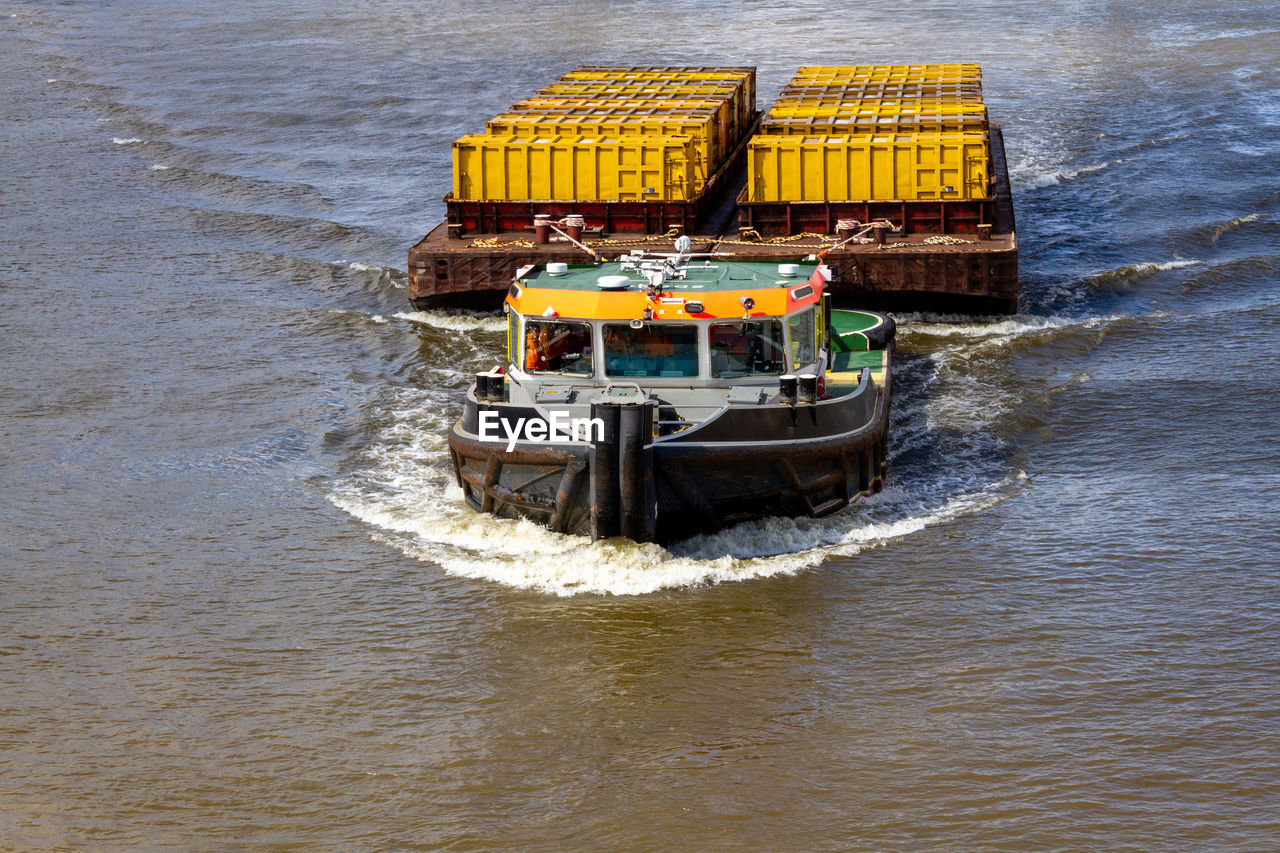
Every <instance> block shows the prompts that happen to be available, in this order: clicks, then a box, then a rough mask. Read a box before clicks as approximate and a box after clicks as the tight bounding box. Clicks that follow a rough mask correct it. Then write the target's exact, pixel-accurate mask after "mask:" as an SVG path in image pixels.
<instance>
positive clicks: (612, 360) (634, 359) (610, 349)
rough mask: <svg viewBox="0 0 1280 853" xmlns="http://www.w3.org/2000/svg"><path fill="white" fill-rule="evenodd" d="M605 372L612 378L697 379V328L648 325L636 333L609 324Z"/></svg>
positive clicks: (607, 326)
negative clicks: (684, 377) (689, 377)
mask: <svg viewBox="0 0 1280 853" xmlns="http://www.w3.org/2000/svg"><path fill="white" fill-rule="evenodd" d="M604 372H605V373H606V374H607V375H609V376H647V377H655V376H657V377H663V378H667V377H670V378H678V377H682V376H697V375H698V327H697V326H694V325H685V324H680V323H645V324H644V325H643V326H641V327H640V328H639V329H633V328H631V326H630V325H621V324H613V323H606V324H605V326H604Z"/></svg>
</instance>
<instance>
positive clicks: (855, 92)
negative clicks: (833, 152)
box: [778, 83, 982, 101]
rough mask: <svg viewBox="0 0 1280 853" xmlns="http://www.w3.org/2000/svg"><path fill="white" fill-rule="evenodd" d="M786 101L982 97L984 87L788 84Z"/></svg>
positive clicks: (914, 84)
mask: <svg viewBox="0 0 1280 853" xmlns="http://www.w3.org/2000/svg"><path fill="white" fill-rule="evenodd" d="M778 97H779V98H780V99H782V100H803V99H806V98H824V97H838V98H850V99H857V100H868V99H873V98H878V99H880V100H910V99H917V98H948V99H953V100H954V99H957V98H967V99H970V100H978V101H980V100H982V86H981V85H979V84H977V83H955V84H939V85H936V86H935V85H931V84H928V83H907V84H903V85H894V84H888V83H870V84H865V85H863V84H843V83H837V84H832V85H830V86H827V85H822V84H816V83H815V84H813V85H798V86H787V87H785V88H783V90H782V91H781V92H780V93H779V94H778Z"/></svg>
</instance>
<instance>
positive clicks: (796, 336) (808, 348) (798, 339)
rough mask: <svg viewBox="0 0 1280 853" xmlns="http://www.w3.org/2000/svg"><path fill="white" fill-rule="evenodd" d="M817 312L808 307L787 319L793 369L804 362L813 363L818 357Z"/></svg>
mask: <svg viewBox="0 0 1280 853" xmlns="http://www.w3.org/2000/svg"><path fill="white" fill-rule="evenodd" d="M817 313H818V312H817V311H815V310H814V309H812V308H810V309H809V310H808V311H804V312H802V313H800V314H797V315H795V316H794V317H792V318H791V319H790V320H788V321H787V332H788V334H790V336H791V367H792V369H793V370H794V369H795V368H798V367H802V366H803V365H806V364H813V363H814V362H815V361H817V359H818V349H817V336H818V327H817V325H816V320H815V318H816V316H817Z"/></svg>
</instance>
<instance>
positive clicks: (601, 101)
mask: <svg viewBox="0 0 1280 853" xmlns="http://www.w3.org/2000/svg"><path fill="white" fill-rule="evenodd" d="M571 107H576V108H587V109H620V108H621V109H638V110H644V109H660V110H672V111H673V113H672V114H675V112H677V111H681V110H684V111H688V112H690V113H691V112H693V111H695V110H705V109H712V110H715V111H716V122H717V123H718V126H719V127H720V129H721V133H720V136H721V144H722V145H723V146H729V145H731V144H732V143H733V142H734V141H736V140H737V139H738V137H739V136H740V135H741V134H742V132H743V131H744V130H745V129H746V128H744V127H741V126H739V124H738V122H737V120H736V119H737V117H736V116H735V115H734V113H733V110H732V108H731V105H730V104H729V103H728V102H727V101H714V100H680V99H646V100H630V99H622V100H619V99H617V98H590V97H561V98H525V99H524V100H523V101H520V102H519V103H517V104H516V105H515V106H514V107H512V109H513V110H516V111H520V112H543V111H546V110H554V109H561V108H571Z"/></svg>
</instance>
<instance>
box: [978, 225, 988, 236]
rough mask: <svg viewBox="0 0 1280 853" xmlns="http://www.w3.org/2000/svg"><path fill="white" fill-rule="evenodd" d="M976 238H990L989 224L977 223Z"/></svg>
mask: <svg viewBox="0 0 1280 853" xmlns="http://www.w3.org/2000/svg"><path fill="white" fill-rule="evenodd" d="M978 239H979V240H990V239H991V226H990V225H979V226H978Z"/></svg>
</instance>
